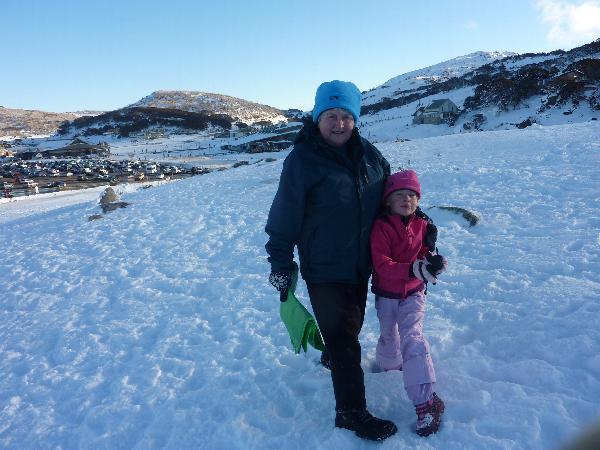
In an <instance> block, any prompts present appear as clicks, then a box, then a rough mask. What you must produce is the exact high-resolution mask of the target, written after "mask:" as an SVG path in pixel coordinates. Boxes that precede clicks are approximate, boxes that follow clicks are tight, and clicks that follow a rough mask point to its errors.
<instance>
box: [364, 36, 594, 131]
mask: <svg viewBox="0 0 600 450" xmlns="http://www.w3.org/2000/svg"><path fill="white" fill-rule="evenodd" d="M442 99H449V100H450V101H452V102H453V103H454V104H455V105H456V106H457V107H458V112H457V113H456V114H452V115H450V117H447V118H444V120H443V123H442V124H441V125H413V119H414V117H415V115H416V114H419V113H420V111H422V109H423V108H424V107H427V106H429V105H431V104H433V102H435V101H437V100H442ZM363 101H364V106H363V107H362V111H361V120H360V122H361V123H360V126H361V127H362V128H363V130H364V131H365V133H366V134H367V135H369V136H370V137H371V138H372V139H374V140H380V141H384V140H393V139H406V138H409V139H410V138H418V137H428V136H439V135H445V134H453V133H463V132H470V131H479V130H500V129H512V128H515V127H523V126H527V125H529V124H531V123H534V122H535V123H539V124H544V125H555V124H560V123H578V122H585V121H588V120H592V119H595V120H597V119H600V39H599V40H596V41H594V42H592V43H590V44H586V45H583V46H581V47H577V48H574V49H572V50H569V51H562V50H557V51H554V52H551V53H542V54H532V53H530V54H522V55H517V54H514V53H513V54H510V53H499V52H496V53H484V52H477V53H473V54H471V55H467V56H464V57H460V58H455V59H452V60H450V61H446V62H444V63H440V64H437V65H435V66H432V67H429V68H426V69H422V70H418V71H414V72H410V73H407V74H405V75H400V76H397V77H395V78H392V79H391V80H389V81H388V82H386V83H384V84H383V85H381V86H379V87H377V88H374V89H372V90H370V91H368V92H365V93H364V94H363Z"/></svg>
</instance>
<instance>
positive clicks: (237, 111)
mask: <svg viewBox="0 0 600 450" xmlns="http://www.w3.org/2000/svg"><path fill="white" fill-rule="evenodd" d="M131 107H149V108H166V109H178V110H181V111H188V112H208V113H212V114H226V115H228V116H230V117H231V118H232V119H233V120H234V121H236V122H243V123H245V124H246V125H251V124H253V123H257V122H271V123H277V122H285V121H286V120H287V118H286V117H285V116H284V114H283V112H282V111H281V110H279V109H277V108H273V107H271V106H267V105H261V104H259V103H254V102H250V101H248V100H243V99H241V98H236V97H230V96H228V95H222V94H211V93H207V92H200V91H156V92H153V93H152V94H150V95H148V96H147V97H144V98H143V99H141V100H140V101H138V102H136V103H134V104H132V105H129V106H128V108H131Z"/></svg>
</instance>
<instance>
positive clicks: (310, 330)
mask: <svg viewBox="0 0 600 450" xmlns="http://www.w3.org/2000/svg"><path fill="white" fill-rule="evenodd" d="M297 282H298V268H297V267H296V268H295V270H294V273H293V274H292V286H291V287H290V289H289V290H288V296H287V300H286V301H285V302H281V306H280V307H279V315H280V316H281V320H282V321H283V323H284V325H285V327H286V328H287V330H288V333H289V335H290V339H291V341H292V346H293V347H294V351H295V352H296V353H300V349H304V351H305V352H306V351H307V350H308V344H310V345H312V346H313V347H314V348H316V349H317V350H321V351H323V350H325V344H324V343H323V338H322V337H321V332H320V331H319V327H318V326H317V322H316V321H315V318H314V317H313V316H312V315H311V313H309V312H308V310H307V309H306V308H305V307H304V305H303V304H302V303H300V302H299V301H298V299H297V298H296V295H295V294H294V292H295V291H296V284H297Z"/></svg>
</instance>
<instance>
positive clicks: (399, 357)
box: [375, 291, 435, 405]
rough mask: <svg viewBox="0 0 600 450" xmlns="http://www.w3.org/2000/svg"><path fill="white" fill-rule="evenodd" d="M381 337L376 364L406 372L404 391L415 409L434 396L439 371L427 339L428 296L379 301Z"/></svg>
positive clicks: (378, 298) (384, 368)
mask: <svg viewBox="0 0 600 450" xmlns="http://www.w3.org/2000/svg"><path fill="white" fill-rule="evenodd" d="M375 308H376V310H377V318H378V319H379V329H380V333H381V334H380V336H379V341H378V342H377V352H376V360H377V364H378V365H379V367H380V368H381V369H383V370H399V369H402V373H403V376H404V389H406V393H407V395H408V398H409V399H410V400H411V401H412V402H413V404H414V405H419V404H421V403H425V402H428V401H429V400H430V399H431V397H432V395H433V390H434V389H433V388H434V385H435V371H434V369H433V362H432V361H431V355H430V354H429V343H428V342H427V341H426V340H425V337H424V336H423V318H424V317H425V294H424V293H423V292H421V291H419V292H415V293H413V294H411V295H409V296H408V297H406V298H405V299H403V300H398V299H390V298H385V297H380V296H376V297H375Z"/></svg>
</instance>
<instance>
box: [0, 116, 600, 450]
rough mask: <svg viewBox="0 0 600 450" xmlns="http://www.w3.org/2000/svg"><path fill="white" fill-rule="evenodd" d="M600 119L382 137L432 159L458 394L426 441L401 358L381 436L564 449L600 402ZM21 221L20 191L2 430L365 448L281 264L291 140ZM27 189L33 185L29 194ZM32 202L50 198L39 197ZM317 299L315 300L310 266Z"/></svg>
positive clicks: (68, 440)
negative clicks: (260, 155) (350, 426)
mask: <svg viewBox="0 0 600 450" xmlns="http://www.w3.org/2000/svg"><path fill="white" fill-rule="evenodd" d="M598 136H600V124H599V123H598V122H588V123H581V124H574V125H561V126H551V127H546V126H539V125H533V126H531V127H529V128H526V129H524V130H509V131H496V132H484V133H470V134H464V135H452V136H442V137H434V138H429V139H420V140H414V141H409V142H403V143H395V142H388V143H382V144H380V145H379V148H380V149H381V151H382V152H383V154H384V155H385V156H386V157H387V158H388V159H389V161H390V163H391V165H392V167H393V169H394V170H396V169H398V168H399V167H401V166H402V167H407V166H409V167H412V168H414V169H415V170H417V172H418V173H419V174H420V177H421V182H422V186H423V192H424V195H423V199H422V206H423V207H424V209H428V208H429V207H432V206H441V205H450V206H458V207H465V208H468V209H470V210H472V211H473V212H475V213H476V214H477V215H478V216H479V217H480V218H481V221H480V223H479V224H477V225H476V226H474V227H469V226H468V224H467V223H466V222H465V220H464V219H463V218H462V217H461V216H456V215H453V214H451V213H449V212H446V211H442V210H439V209H437V208H434V209H429V210H428V212H429V213H430V214H431V216H432V217H433V218H434V220H435V221H436V222H437V224H438V226H439V228H440V240H439V248H440V251H441V252H443V253H444V254H446V255H447V257H448V259H449V262H450V266H449V270H448V272H447V273H446V274H445V275H444V276H443V277H442V278H443V279H442V280H441V282H440V283H439V284H438V285H436V286H432V287H431V288H430V293H429V296H428V311H427V315H426V319H425V333H426V335H427V336H428V338H429V340H430V343H431V346H432V355H433V359H434V362H435V364H436V371H437V375H438V385H437V390H438V393H439V394H440V396H442V397H443V398H444V400H445V401H446V413H445V416H444V423H443V426H442V429H441V430H440V432H439V433H438V434H437V435H434V436H431V437H429V438H420V437H418V436H416V435H415V434H414V433H413V432H412V427H413V426H414V421H415V416H414V409H413V407H412V406H411V405H410V403H409V401H408V400H407V398H406V395H405V392H404V389H403V384H402V374H401V373H400V372H388V373H374V372H372V370H371V369H372V363H373V360H374V351H375V345H376V341H377V337H378V323H377V319H376V315H375V311H374V308H373V303H374V301H373V297H372V296H369V300H368V308H367V313H366V319H365V324H364V327H363V331H362V333H361V343H362V348H363V367H364V369H365V372H366V374H365V378H366V389H367V401H368V405H369V408H370V409H371V410H372V412H373V413H375V414H377V415H380V416H383V417H386V418H389V419H392V420H394V421H395V422H396V423H397V424H398V428H399V432H398V433H397V434H396V435H395V436H393V437H392V438H390V439H389V440H388V441H385V442H384V443H382V444H380V445H378V446H377V448H381V449H398V448H423V449H441V448H443V449H445V450H458V449H460V450H464V449H467V450H471V449H472V450H480V449H511V450H520V449H522V450H532V449H533V450H557V449H558V448H559V447H560V446H561V445H562V444H564V443H565V442H567V441H569V440H570V439H571V438H573V437H574V436H575V435H577V434H578V433H579V432H580V431H581V430H583V429H584V428H585V427H586V426H588V425H589V424H590V423H593V422H594V421H597V420H600V406H599V405H598V402H597V399H598V398H600V356H599V354H598V348H599V346H600V328H599V327H598V324H597V318H598V317H599V316H600V303H599V302H598V298H600V275H599V273H598V267H599V263H600V256H599V255H600V252H599V251H598V246H599V243H600V220H599V219H598V210H599V208H600V204H599V199H600V186H599V185H598V180H599V179H600V144H599V143H598ZM285 154H286V152H282V153H275V154H271V155H270V156H274V157H276V158H278V159H277V160H276V161H274V162H266V161H265V160H263V161H258V162H257V163H255V164H250V165H246V166H242V167H239V168H236V169H229V170H225V171H222V172H216V171H215V172H212V173H210V174H207V175H203V176H198V177H194V178H190V179H187V180H183V181H177V182H173V183H170V184H166V185H163V186H159V187H152V188H150V189H140V190H139V191H136V192H132V193H127V192H125V193H124V195H123V200H125V201H127V202H129V203H131V206H129V207H128V208H126V209H120V210H118V211H115V212H112V213H109V214H107V215H105V216H104V218H103V219H101V220H96V221H92V222H89V221H88V220H87V218H88V216H90V215H91V214H97V213H99V212H100V210H99V207H98V205H97V203H96V201H87V202H83V203H75V204H66V203H65V204H64V205H63V207H62V208H59V209H54V210H52V211H47V212H43V213H39V214H30V215H27V216H22V217H21V218H16V219H15V218H9V219H3V217H5V216H4V215H3V214H4V212H6V211H8V209H9V208H12V207H13V205H18V204H19V202H12V203H4V204H0V221H1V222H2V230H3V232H2V233H1V234H0V285H1V286H2V290H3V294H2V298H1V300H0V314H1V317H2V320H1V321H0V375H1V376H0V392H1V398H2V407H0V447H2V448H9V449H22V448H65V449H66V448H81V449H96V448H165V449H183V448H185V449H228V450H230V449H240V450H242V449H257V450H258V449H260V450H264V449H277V450H282V449H283V450H287V449H308V448H310V449H366V448H373V444H370V443H365V442H364V441H361V440H359V439H358V438H356V437H355V436H354V435H353V434H352V433H351V432H349V431H347V430H341V429H335V428H334V427H333V419H334V400H333V393H332V388H331V381H330V375H329V372H327V371H326V370H325V369H323V368H322V367H321V366H320V365H319V364H318V358H319V355H318V353H316V352H315V351H313V350H310V351H309V353H308V354H306V355H295V354H294V353H293V351H292V349H291V345H290V342H289V338H288V336H287V334H286V332H285V329H284V327H283V325H282V323H281V322H280V320H279V315H278V308H279V300H278V296H277V295H276V293H275V292H274V290H273V288H272V287H271V286H270V285H269V284H268V282H267V275H268V273H269V266H268V263H267V261H266V255H265V251H264V244H265V241H266V236H265V234H264V231H263V229H264V225H265V221H266V217H267V212H268V208H269V206H270V202H271V200H272V198H273V195H274V193H275V190H276V188H277V182H278V177H279V173H280V171H281V167H282V158H283V157H284V156H285ZM24 201H25V200H24ZM32 201H33V200H32ZM299 296H300V298H301V300H302V301H303V302H304V303H305V304H307V305H308V301H307V294H306V289H305V286H304V284H301V285H300V287H299Z"/></svg>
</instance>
